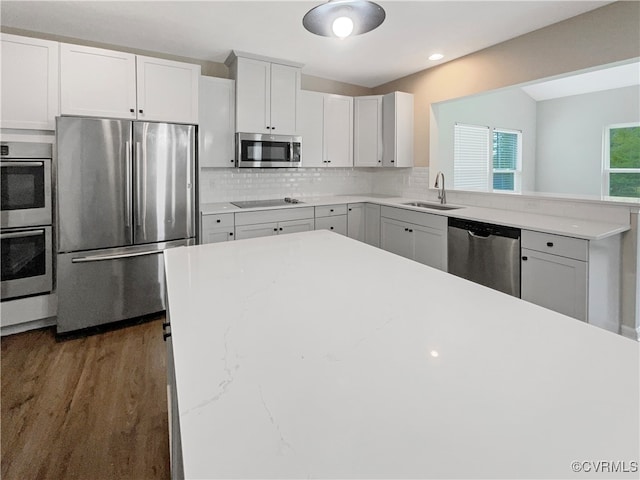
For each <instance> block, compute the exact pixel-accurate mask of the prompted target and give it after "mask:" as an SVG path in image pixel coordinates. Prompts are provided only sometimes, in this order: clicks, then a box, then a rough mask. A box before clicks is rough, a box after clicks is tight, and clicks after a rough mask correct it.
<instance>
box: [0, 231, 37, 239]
mask: <svg viewBox="0 0 640 480" xmlns="http://www.w3.org/2000/svg"><path fill="white" fill-rule="evenodd" d="M43 234H44V230H29V231H28V232H25V231H22V232H9V233H1V234H0V238H24V237H39V236H41V235H43Z"/></svg>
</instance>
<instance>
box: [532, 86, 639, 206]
mask: <svg viewBox="0 0 640 480" xmlns="http://www.w3.org/2000/svg"><path fill="white" fill-rule="evenodd" d="M639 105H640V87H638V86H633V87H624V88H617V89H613V90H605V91H601V92H594V93H586V94H583V95H573V96H571V97H564V98H558V99H553V100H545V101H540V102H538V113H537V127H536V130H537V146H536V150H537V167H536V189H537V190H538V191H540V192H555V193H569V194H577V195H600V190H601V185H602V153H603V145H602V143H603V134H604V128H605V127H606V126H607V125H611V124H616V123H629V122H639V121H640V108H638V107H639ZM603 193H605V194H606V192H603Z"/></svg>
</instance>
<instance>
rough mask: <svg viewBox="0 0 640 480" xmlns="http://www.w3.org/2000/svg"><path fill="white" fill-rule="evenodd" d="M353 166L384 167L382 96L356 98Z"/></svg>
mask: <svg viewBox="0 0 640 480" xmlns="http://www.w3.org/2000/svg"><path fill="white" fill-rule="evenodd" d="M353 101H354V124H353V137H354V140H353V164H354V166H356V167H378V166H382V95H371V96H366V97H355V98H354V100H353Z"/></svg>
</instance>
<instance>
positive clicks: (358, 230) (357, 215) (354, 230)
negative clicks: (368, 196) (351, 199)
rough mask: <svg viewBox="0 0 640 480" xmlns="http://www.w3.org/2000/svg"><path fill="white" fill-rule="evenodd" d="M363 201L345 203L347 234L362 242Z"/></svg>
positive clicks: (363, 231) (363, 227)
mask: <svg viewBox="0 0 640 480" xmlns="http://www.w3.org/2000/svg"><path fill="white" fill-rule="evenodd" d="M364 205H365V204H364V203H350V204H348V205H347V236H348V237H349V238H353V239H354V240H358V241H360V242H364V239H365V226H366V223H365V216H364Z"/></svg>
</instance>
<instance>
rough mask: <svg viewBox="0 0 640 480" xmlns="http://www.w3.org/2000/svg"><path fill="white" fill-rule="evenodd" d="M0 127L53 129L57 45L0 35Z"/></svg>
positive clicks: (55, 43) (56, 82)
mask: <svg viewBox="0 0 640 480" xmlns="http://www.w3.org/2000/svg"><path fill="white" fill-rule="evenodd" d="M1 39H2V56H1V60H2V66H1V67H0V72H1V75H2V80H1V85H2V95H1V96H2V102H1V103H2V111H1V112H2V113H1V114H0V118H1V119H2V123H1V124H0V125H1V126H2V128H26V129H36V130H54V129H55V128H56V116H57V115H58V91H59V88H58V86H59V81H58V43H57V42H50V41H48V40H39V39H37V38H28V37H20V36H17V35H8V34H5V33H3V34H2V37H1Z"/></svg>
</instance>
